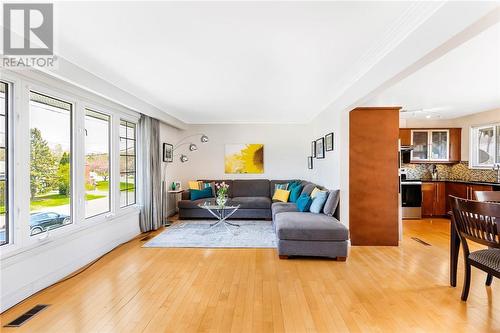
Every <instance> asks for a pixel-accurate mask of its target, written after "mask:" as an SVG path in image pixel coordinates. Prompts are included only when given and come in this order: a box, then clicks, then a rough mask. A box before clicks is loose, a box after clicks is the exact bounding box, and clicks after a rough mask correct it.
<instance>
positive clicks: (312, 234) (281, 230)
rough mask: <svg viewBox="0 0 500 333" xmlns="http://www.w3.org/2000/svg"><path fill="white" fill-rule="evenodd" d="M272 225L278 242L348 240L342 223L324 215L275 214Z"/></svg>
mask: <svg viewBox="0 0 500 333" xmlns="http://www.w3.org/2000/svg"><path fill="white" fill-rule="evenodd" d="M274 224H275V228H276V234H277V236H278V239H280V240H302V241H345V240H347V239H348V238H349V231H348V229H347V228H346V227H345V226H344V225H343V224H342V223H340V222H339V221H338V220H337V219H336V218H334V217H331V216H327V215H324V214H314V213H301V212H288V213H282V214H276V216H275V221H274Z"/></svg>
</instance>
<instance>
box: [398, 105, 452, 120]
mask: <svg viewBox="0 0 500 333" xmlns="http://www.w3.org/2000/svg"><path fill="white" fill-rule="evenodd" d="M448 109H449V108H448V107H437V108H428V109H401V110H400V115H401V118H402V119H439V118H441V115H440V113H439V112H440V111H443V110H448Z"/></svg>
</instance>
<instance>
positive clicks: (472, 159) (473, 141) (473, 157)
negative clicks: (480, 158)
mask: <svg viewBox="0 0 500 333" xmlns="http://www.w3.org/2000/svg"><path fill="white" fill-rule="evenodd" d="M498 126H500V122H493V123H488V124H482V125H473V126H471V127H470V128H469V169H473V170H474V169H475V170H490V169H492V168H493V166H494V165H495V164H496V163H495V162H496V161H494V162H493V164H483V165H477V148H478V147H477V138H476V134H477V131H479V130H481V129H485V128H490V127H493V136H494V140H495V152H496V149H497V145H500V142H496V138H497V127H498Z"/></svg>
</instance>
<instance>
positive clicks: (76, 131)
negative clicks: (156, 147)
mask: <svg viewBox="0 0 500 333" xmlns="http://www.w3.org/2000/svg"><path fill="white" fill-rule="evenodd" d="M1 80H2V81H3V82H7V83H8V84H9V86H10V110H9V111H10V112H9V118H10V131H9V132H10V133H9V142H10V146H11V147H10V148H11V149H10V156H9V168H10V169H9V170H10V172H9V181H10V186H9V199H10V200H9V210H10V216H9V218H10V225H9V227H10V242H9V243H8V244H5V245H3V246H0V261H2V262H3V261H4V260H9V262H10V260H11V259H12V260H17V259H15V258H21V257H23V258H24V256H27V257H29V256H30V253H31V251H32V250H34V249H38V248H42V247H43V248H45V247H47V246H53V245H55V244H62V243H64V242H68V241H71V240H72V239H74V238H75V237H78V235H81V234H86V233H90V232H93V231H92V230H93V228H98V227H101V225H104V224H108V223H120V222H121V220H120V219H121V218H124V217H127V216H130V215H131V214H139V206H138V203H136V204H135V205H131V206H128V207H124V208H121V209H120V207H119V202H117V200H119V188H118V183H115V184H114V185H113V190H112V194H111V195H112V196H114V199H113V200H112V210H111V213H108V214H101V215H99V216H96V217H94V218H91V219H85V215H84V210H83V204H84V203H83V200H82V199H83V195H84V194H83V195H80V197H78V193H84V187H83V177H82V179H81V180H80V179H79V172H80V171H81V170H82V167H83V160H84V150H82V149H83V148H84V147H83V144H84V142H83V141H84V140H83V138H82V134H81V133H82V132H83V129H84V117H85V115H84V108H85V107H88V108H90V109H92V110H95V111H99V112H102V113H106V114H109V115H111V117H112V119H114V120H112V124H111V142H110V143H111V145H112V148H111V155H112V158H111V163H112V165H113V163H114V165H113V166H112V168H113V169H112V172H113V173H114V174H115V175H117V174H119V152H118V151H119V139H118V136H119V135H118V131H119V119H123V120H126V121H128V122H131V123H135V124H136V126H137V127H136V128H138V122H139V119H140V113H138V112H137V111H134V110H133V109H132V108H128V107H127V106H126V105H125V104H120V103H118V102H115V101H113V100H111V99H108V98H105V97H103V96H102V95H100V94H99V93H96V92H93V91H92V90H88V89H82V88H80V87H78V86H75V85H72V84H70V83H68V82H66V81H63V80H61V79H58V78H55V77H52V76H50V75H47V74H45V73H41V72H38V71H23V72H22V73H21V72H13V71H9V70H5V71H3V72H2V75H1ZM30 90H31V91H34V92H38V93H41V94H43V95H48V96H50V97H54V98H56V99H61V100H63V101H65V102H70V103H71V104H72V111H73V129H72V138H73V147H72V148H73V153H72V154H73V158H72V163H73V166H72V169H73V174H72V177H73V189H72V190H73V193H72V195H73V216H72V220H73V223H72V224H70V225H67V226H65V227H64V228H57V229H54V230H51V231H50V232H49V233H42V234H40V235H38V236H42V237H30V232H29V229H30V228H29V223H17V221H28V220H29V216H30V214H29V202H30V190H29V184H30V181H29V175H30V166H29V165H27V164H28V163H26V160H28V161H29V158H30V121H29V120H30V119H29V100H30V98H29V91H30ZM136 140H139V139H138V138H136ZM14 149H15V152H14ZM136 149H137V150H138V149H139V148H136ZM80 164H82V166H80ZM117 178H118V177H116V176H115V177H114V179H115V180H116V179H117ZM136 183H137V180H136ZM14 188H15V191H14ZM44 235H46V236H44ZM37 251H38V250H37ZM5 262H7V261H5Z"/></svg>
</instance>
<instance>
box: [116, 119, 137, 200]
mask: <svg viewBox="0 0 500 333" xmlns="http://www.w3.org/2000/svg"><path fill="white" fill-rule="evenodd" d="M121 121H126V122H129V123H133V124H134V125H135V142H134V149H135V151H134V152H135V166H134V181H135V194H134V195H135V202H134V203H133V204H129V205H125V206H121V205H120V197H119V196H120V195H121V190H120V178H118V208H119V209H124V208H127V207H131V206H135V205H137V202H138V198H137V193H138V192H137V187H138V186H137V167H138V147H137V142H138V138H139V123H137V122H133V121H130V120H128V119H126V118H120V119H119V121H118V136H117V138H118V169H117V170H118V176H119V177H120V176H121V170H120V164H119V163H120V160H119V159H120V123H121ZM127 195H128V194H127ZM127 200H128V199H127Z"/></svg>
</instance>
